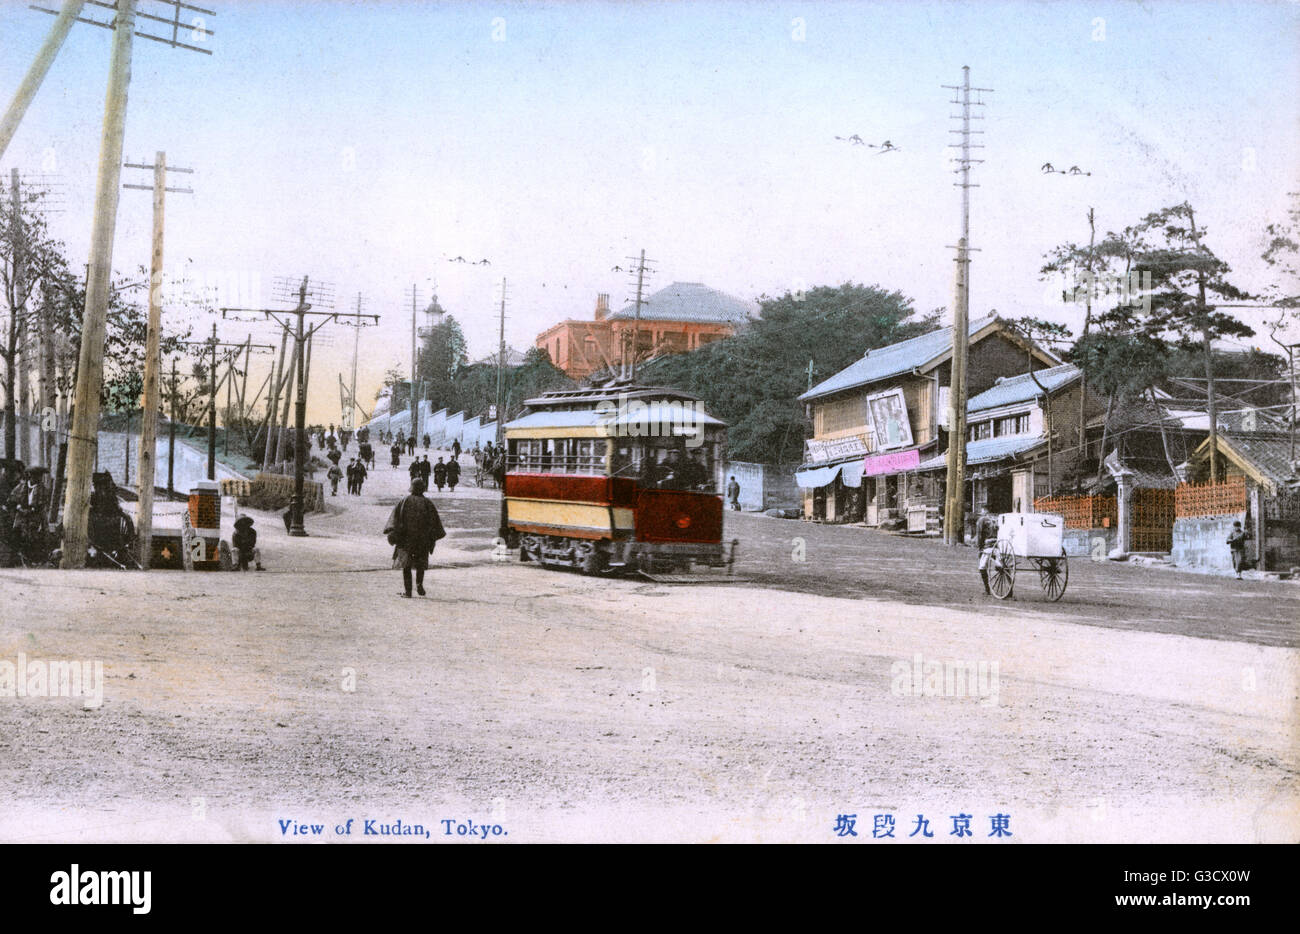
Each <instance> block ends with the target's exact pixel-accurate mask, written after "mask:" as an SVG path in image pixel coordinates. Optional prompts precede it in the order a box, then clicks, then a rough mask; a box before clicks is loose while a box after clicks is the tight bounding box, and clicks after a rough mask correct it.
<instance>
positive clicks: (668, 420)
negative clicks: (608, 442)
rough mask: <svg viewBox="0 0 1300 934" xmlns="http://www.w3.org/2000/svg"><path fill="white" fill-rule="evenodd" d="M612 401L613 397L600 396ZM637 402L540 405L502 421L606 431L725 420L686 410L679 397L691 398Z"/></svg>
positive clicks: (516, 425) (717, 424)
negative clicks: (613, 406) (613, 407)
mask: <svg viewBox="0 0 1300 934" xmlns="http://www.w3.org/2000/svg"><path fill="white" fill-rule="evenodd" d="M604 401H610V402H613V400H612V399H611V400H604ZM628 401H629V402H631V401H637V402H638V403H640V404H639V405H635V406H633V405H620V406H618V408H617V409H616V410H615V411H613V412H611V411H609V410H608V409H597V408H595V407H594V406H593V407H591V408H581V409H550V410H547V409H542V410H539V411H534V412H529V413H528V414H526V415H523V416H522V417H520V418H517V419H515V420H514V421H512V422H508V423H506V430H507V431H514V430H519V429H525V428H606V429H609V434H623V433H624V432H619V431H617V430H616V429H617V428H618V427H620V426H623V427H626V426H631V425H634V424H641V425H646V424H649V425H674V426H676V425H680V426H682V427H694V426H696V425H703V426H706V427H725V426H726V422H724V421H722V420H721V419H717V418H714V417H713V416H712V415H709V414H707V413H706V412H704V410H703V409H702V408H701V409H698V410H697V409H691V410H690V412H689V414H688V413H687V412H686V411H685V410H684V407H683V406H682V405H681V403H682V402H683V401H687V402H691V401H694V400H693V399H687V400H681V399H658V400H654V401H650V402H644V401H642V400H639V399H636V400H632V399H629V400H628ZM642 434H645V435H651V434H653V432H651V431H645V432H642Z"/></svg>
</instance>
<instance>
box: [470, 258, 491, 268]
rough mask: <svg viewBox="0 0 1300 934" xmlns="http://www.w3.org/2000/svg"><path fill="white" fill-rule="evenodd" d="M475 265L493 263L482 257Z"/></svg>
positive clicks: (489, 264)
mask: <svg viewBox="0 0 1300 934" xmlns="http://www.w3.org/2000/svg"><path fill="white" fill-rule="evenodd" d="M474 265H475V266H491V265H492V264H491V263H489V262H488V261H487V260H485V259H481V260H479V261H478V262H477V263H475V264H474Z"/></svg>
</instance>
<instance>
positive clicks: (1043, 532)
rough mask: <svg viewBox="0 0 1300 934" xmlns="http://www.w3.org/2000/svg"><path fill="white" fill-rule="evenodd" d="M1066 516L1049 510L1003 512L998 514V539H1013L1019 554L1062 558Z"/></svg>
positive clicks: (1013, 544) (1012, 543) (1029, 556)
mask: <svg viewBox="0 0 1300 934" xmlns="http://www.w3.org/2000/svg"><path fill="white" fill-rule="evenodd" d="M1064 535H1065V517H1064V516H1058V515H1056V514H1055V513H1050V512H1004V513H1002V514H1001V515H1000V516H998V541H1007V542H1010V543H1011V548H1012V550H1014V551H1015V553H1016V556H1017V557H1020V558H1059V557H1060V556H1061V543H1062V540H1063V538H1064Z"/></svg>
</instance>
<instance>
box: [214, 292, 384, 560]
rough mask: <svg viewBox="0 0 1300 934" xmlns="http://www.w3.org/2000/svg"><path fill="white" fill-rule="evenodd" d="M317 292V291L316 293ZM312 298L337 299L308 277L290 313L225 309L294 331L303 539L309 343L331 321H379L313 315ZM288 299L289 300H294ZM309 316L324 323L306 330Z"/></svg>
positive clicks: (293, 518) (296, 466)
mask: <svg viewBox="0 0 1300 934" xmlns="http://www.w3.org/2000/svg"><path fill="white" fill-rule="evenodd" d="M313 289H314V290H315V291H313ZM281 298H282V299H288V296H287V295H282V296H281ZM308 298H312V299H313V300H314V301H315V302H319V303H323V304H332V302H333V298H332V295H331V291H330V289H329V287H328V286H322V285H321V284H319V283H317V284H316V285H315V286H313V287H311V288H309V287H308V277H307V276H303V277H302V282H301V283H300V284H299V286H298V288H297V289H296V294H295V295H294V296H293V299H296V302H297V306H296V307H295V308H294V309H293V310H291V311H289V310H284V309H279V308H223V309H221V313H222V315H223V316H224V315H227V314H231V313H234V314H260V315H266V316H267V317H269V318H271V319H272V320H273V321H275V322H276V323H277V324H279V325H280V327H281V328H282V329H283V330H284V332H285V333H286V334H287V333H288V331H289V328H290V327H292V328H293V331H294V354H293V361H292V363H291V365H292V366H294V368H295V382H296V384H297V387H296V395H297V399H296V404H295V426H294V427H295V431H294V445H293V500H292V502H291V503H290V506H289V534H290V535H292V536H294V537H296V538H301V537H304V536H306V534H307V530H306V529H305V528H304V527H303V518H302V516H303V472H304V470H305V467H306V453H307V369H306V367H307V361H306V359H305V357H306V346H307V340H308V339H309V338H310V337H311V336H312V335H313V334H315V333H316V331H318V330H320V329H321V328H322V327H324V326H325V325H326V324H329V323H330V321H332V320H333V321H337V320H338V319H339V318H340V317H347V318H355V319H360V318H370V319H373V320H374V321H375V322H378V321H379V316H378V315H363V314H360V313H357V312H343V313H342V314H341V315H340V313H339V312H335V311H313V310H312V303H311V302H309V301H308V300H307V299H308ZM293 299H288V300H293ZM287 315H293V316H294V317H295V320H294V322H293V324H292V325H291V324H290V323H289V322H288V321H286V320H284V318H282V317H281V316H287ZM308 315H319V316H321V317H322V318H323V319H324V320H322V321H321V322H320V323H319V324H315V325H312V326H311V327H310V328H308V327H307V326H306V318H307V316H308Z"/></svg>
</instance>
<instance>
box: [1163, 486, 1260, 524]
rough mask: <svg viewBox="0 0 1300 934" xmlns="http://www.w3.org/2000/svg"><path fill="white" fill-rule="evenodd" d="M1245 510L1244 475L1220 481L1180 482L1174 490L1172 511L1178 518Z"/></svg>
mask: <svg viewBox="0 0 1300 934" xmlns="http://www.w3.org/2000/svg"><path fill="white" fill-rule="evenodd" d="M1245 511H1246V478H1245V477H1228V478H1227V479H1226V480H1224V481H1223V482H1222V483H1180V484H1178V489H1177V490H1175V491H1174V512H1175V514H1176V515H1177V516H1178V518H1180V519H1192V518H1196V517H1199V516H1230V515H1232V514H1233V513H1237V512H1245Z"/></svg>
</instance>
